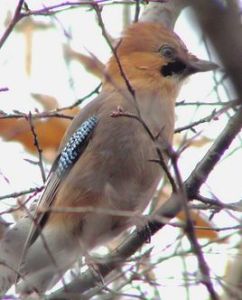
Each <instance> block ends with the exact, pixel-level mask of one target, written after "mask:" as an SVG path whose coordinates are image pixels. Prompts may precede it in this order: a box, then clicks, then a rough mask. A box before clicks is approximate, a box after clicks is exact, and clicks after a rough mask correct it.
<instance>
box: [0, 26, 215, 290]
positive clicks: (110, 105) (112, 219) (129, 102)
mask: <svg viewBox="0 0 242 300" xmlns="http://www.w3.org/2000/svg"><path fill="white" fill-rule="evenodd" d="M215 67H216V65H215V64H213V63H211V62H208V61H204V60H200V59H198V58H196V57H195V56H193V55H191V54H190V53H189V52H188V50H187V49H186V47H185V45H184V43H183V42H182V41H181V40H180V38H179V37H178V36H177V35H176V34H175V33H173V32H171V31H170V30H168V29H166V28H165V27H164V26H162V25H161V24H156V23H136V24H132V25H131V26H130V27H129V28H127V29H126V30H124V32H123V34H122V37H121V39H120V41H119V43H118V45H117V47H116V55H113V56H112V57H111V59H110V60H109V62H108V63H107V66H106V69H105V72H104V74H103V77H104V79H103V87H102V91H101V93H100V94H99V96H98V97H97V98H96V99H94V100H93V101H91V102H90V103H89V104H87V105H86V106H85V107H84V108H83V109H82V110H81V112H80V113H79V114H78V115H77V116H76V117H75V119H74V120H73V122H72V123H71V125H70V127H69V128H68V130H67V132H66V134H65V136H64V138H63V140H62V142H61V145H60V148H59V152H58V154H57V157H56V160H55V162H54V163H53V166H52V168H51V171H50V174H49V178H48V181H47V184H46V187H45V190H44V192H43V194H42V196H41V197H40V200H39V205H38V207H37V212H36V214H35V219H34V222H32V223H33V224H32V225H31V232H30V233H28V234H26V232H28V231H29V226H25V229H24V233H21V232H18V230H19V231H20V229H18V227H17V228H15V231H13V229H10V230H9V232H6V234H5V236H4V237H3V239H2V240H1V241H0V293H1V292H2V293H4V292H5V291H6V290H7V289H8V288H9V287H10V286H11V284H13V283H15V282H16V280H17V279H18V281H19V282H18V286H17V289H18V291H19V292H20V293H22V294H27V293H30V292H32V291H37V292H39V293H44V292H45V291H46V290H48V289H50V288H51V287H52V286H53V285H54V284H55V283H56V282H57V281H58V280H60V278H61V277H62V276H63V274H64V273H65V272H66V270H67V269H69V268H70V267H71V266H72V265H73V264H74V263H75V261H76V260H77V259H78V258H79V257H80V256H85V255H87V254H88V252H89V251H90V250H91V249H93V248H94V247H96V246H98V245H102V244H104V243H105V242H106V241H108V240H110V239H112V238H114V237H117V236H118V235H119V234H120V233H121V232H123V231H124V230H125V229H127V228H129V227H130V226H133V225H135V223H134V220H135V218H134V216H138V215H140V214H141V213H142V212H143V210H144V209H145V208H146V206H147V205H148V203H149V201H150V200H151V198H152V195H153V194H154V192H155V190H156V188H157V185H158V183H159V181H160V179H161V177H162V173H163V172H162V168H161V167H160V165H158V164H157V163H155V162H154V161H155V160H158V156H157V151H156V148H157V147H159V149H160V150H161V151H163V152H164V150H165V149H166V147H167V145H171V144H172V138H173V132H174V108H175V100H176V98H177V95H178V93H179V90H180V88H181V86H182V84H183V82H184V79H186V78H187V77H188V76H189V75H191V74H194V73H196V72H203V71H209V70H212V69H214V68H215ZM129 116H135V117H134V118H132V117H129ZM143 124H145V125H146V126H147V128H148V129H149V131H150V132H151V133H152V135H153V136H155V137H156V140H155V142H154V141H152V140H151V137H150V135H149V134H148V132H147V130H146V129H145V127H144V125H143ZM19 222H20V223H21V221H19ZM28 225H29V224H28ZM19 227H21V226H19ZM22 227H24V226H22ZM26 239H27V244H26ZM26 246H27V247H26ZM24 248H25V250H26V251H25V252H26V253H25V254H24V256H23V257H22V259H21V258H20V257H21V254H20V253H21V252H22V251H23V249H24Z"/></svg>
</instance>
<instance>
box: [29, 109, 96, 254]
mask: <svg viewBox="0 0 242 300" xmlns="http://www.w3.org/2000/svg"><path fill="white" fill-rule="evenodd" d="M97 122H98V118H97V117H96V116H95V115H93V116H90V117H89V118H87V119H86V121H84V122H82V123H81V125H80V126H79V127H78V128H77V129H76V130H75V131H74V132H73V133H72V135H71V136H70V138H69V139H68V140H67V142H66V144H65V145H64V147H62V150H61V152H60V153H59V155H58V156H57V158H56V159H55V161H54V163H53V165H52V168H51V170H50V174H49V177H48V181H47V184H46V188H45V190H44V192H43V194H42V196H41V198H40V201H39V204H38V207H39V206H40V205H41V206H42V207H44V208H46V209H47V210H48V208H49V207H50V206H51V205H52V202H53V200H54V199H55V196H56V193H57V191H58V188H59V186H60V184H61V183H62V181H63V179H64V178H65V177H66V176H67V175H68V173H69V172H70V170H71V168H72V167H73V165H74V164H75V162H76V161H77V160H78V158H79V157H80V156H81V154H82V153H83V152H84V150H85V148H86V147H87V145H88V142H89V139H90V137H91V135H92V134H93V131H94V129H95V127H96V125H97ZM38 207H37V210H38ZM37 210H36V211H37ZM48 216H49V212H43V213H38V211H37V212H36V216H35V217H34V219H35V220H34V223H33V225H32V227H31V229H30V233H29V236H28V238H27V240H26V244H25V249H27V248H28V247H29V246H30V245H32V244H33V243H34V241H35V240H36V239H37V237H38V236H39V234H40V231H41V229H42V228H43V226H44V225H45V224H46V222H47V220H48Z"/></svg>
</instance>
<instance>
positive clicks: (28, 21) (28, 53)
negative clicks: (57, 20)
mask: <svg viewBox="0 0 242 300" xmlns="http://www.w3.org/2000/svg"><path fill="white" fill-rule="evenodd" d="M50 27H53V25H51V24H46V23H44V22H37V21H36V20H34V19H32V18H31V17H28V18H24V19H23V20H22V21H21V22H20V23H19V24H18V25H17V26H16V28H15V30H16V31H18V32H21V33H23V35H24V38H25V70H26V73H27V74H28V75H30V74H31V67H32V44H33V34H34V32H35V31H36V30H45V29H47V28H50Z"/></svg>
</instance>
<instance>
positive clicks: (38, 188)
mask: <svg viewBox="0 0 242 300" xmlns="http://www.w3.org/2000/svg"><path fill="white" fill-rule="evenodd" d="M43 188H44V186H41V187H37V188H31V189H28V190H26V191H21V192H16V193H11V194H7V195H3V196H0V200H3V199H9V198H18V197H20V196H24V195H28V194H31V193H36V192H37V193H39V192H41V191H42V190H43Z"/></svg>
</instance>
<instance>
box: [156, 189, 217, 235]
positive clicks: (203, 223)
mask: <svg viewBox="0 0 242 300" xmlns="http://www.w3.org/2000/svg"><path fill="white" fill-rule="evenodd" d="M170 194H171V192H170V190H169V188H168V187H167V188H166V187H165V188H163V189H161V191H160V192H159V195H158V197H157V203H156V208H155V210H157V209H158V208H159V207H161V205H162V204H163V203H164V202H165V201H166V200H167V199H168V198H169V196H170ZM190 212H191V218H192V221H193V224H194V226H195V227H196V226H198V227H206V228H208V229H198V228H195V232H196V236H197V238H206V239H209V240H216V239H218V233H217V231H215V230H213V229H212V228H213V227H214V225H213V224H212V222H211V221H209V220H208V218H207V216H206V215H205V214H203V213H202V212H201V211H199V210H194V209H193V210H191V211H190ZM177 218H178V219H179V220H181V221H183V222H185V214H184V212H183V211H181V212H180V213H179V214H178V215H177Z"/></svg>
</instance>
